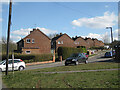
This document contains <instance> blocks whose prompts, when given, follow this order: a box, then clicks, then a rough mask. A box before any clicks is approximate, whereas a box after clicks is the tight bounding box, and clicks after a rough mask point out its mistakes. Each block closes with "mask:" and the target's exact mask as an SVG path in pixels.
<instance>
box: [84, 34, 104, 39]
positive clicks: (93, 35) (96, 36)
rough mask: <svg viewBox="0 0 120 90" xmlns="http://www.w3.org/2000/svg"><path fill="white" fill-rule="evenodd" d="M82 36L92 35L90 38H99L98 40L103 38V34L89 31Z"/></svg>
mask: <svg viewBox="0 0 120 90" xmlns="http://www.w3.org/2000/svg"><path fill="white" fill-rule="evenodd" d="M82 37H84V38H85V37H90V38H97V39H98V40H101V39H102V35H100V34H96V33H89V34H88V35H87V36H82Z"/></svg>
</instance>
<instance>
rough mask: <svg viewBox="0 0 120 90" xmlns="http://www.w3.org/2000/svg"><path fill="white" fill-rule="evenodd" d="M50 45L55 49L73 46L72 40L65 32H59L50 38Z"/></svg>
mask: <svg viewBox="0 0 120 90" xmlns="http://www.w3.org/2000/svg"><path fill="white" fill-rule="evenodd" d="M51 47H52V49H55V51H57V49H58V47H75V45H74V41H73V40H72V38H71V37H69V36H68V35H67V34H66V33H65V34H60V35H59V36H56V37H54V38H53V39H52V40H51Z"/></svg>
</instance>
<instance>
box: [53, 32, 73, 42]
mask: <svg viewBox="0 0 120 90" xmlns="http://www.w3.org/2000/svg"><path fill="white" fill-rule="evenodd" d="M64 35H66V36H68V35H67V34H66V33H64V34H62V35H59V36H57V37H54V38H52V41H55V40H57V39H59V38H60V37H62V36H64ZM68 37H69V38H70V39H71V40H72V38H71V37H70V36H68Z"/></svg>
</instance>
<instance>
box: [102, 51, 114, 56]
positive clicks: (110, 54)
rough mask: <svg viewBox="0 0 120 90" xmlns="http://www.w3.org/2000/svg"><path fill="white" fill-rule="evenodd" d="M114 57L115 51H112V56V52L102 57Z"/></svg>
mask: <svg viewBox="0 0 120 90" xmlns="http://www.w3.org/2000/svg"><path fill="white" fill-rule="evenodd" d="M112 56H113V57H114V56H115V51H113V54H112V51H110V52H106V53H105V55H104V57H112Z"/></svg>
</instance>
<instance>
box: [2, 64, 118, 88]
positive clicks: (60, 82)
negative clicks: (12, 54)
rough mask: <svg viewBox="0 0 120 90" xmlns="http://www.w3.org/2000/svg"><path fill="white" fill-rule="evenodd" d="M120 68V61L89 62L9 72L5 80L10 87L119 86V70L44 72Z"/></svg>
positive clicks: (4, 77)
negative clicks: (51, 72) (119, 66)
mask: <svg viewBox="0 0 120 90" xmlns="http://www.w3.org/2000/svg"><path fill="white" fill-rule="evenodd" d="M103 68H105V69H106V68H118V63H89V64H81V65H78V66H62V67H55V68H45V69H37V70H27V71H21V72H20V71H16V72H15V74H14V76H13V75H12V72H9V74H8V76H4V75H3V81H4V83H5V84H6V85H7V86H8V87H9V88H12V87H13V88H118V86H119V79H118V71H117V70H116V71H101V72H100V71H99V72H79V73H61V74H58V73H55V74H43V73H39V72H41V71H42V72H43V71H44V72H47V71H68V70H69V71H70V70H87V69H103Z"/></svg>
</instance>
